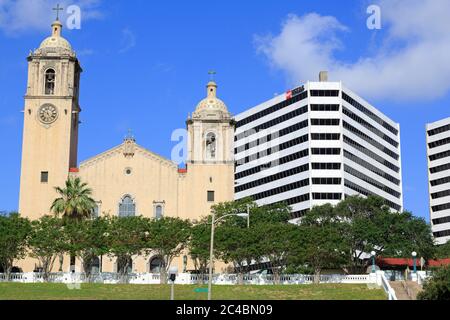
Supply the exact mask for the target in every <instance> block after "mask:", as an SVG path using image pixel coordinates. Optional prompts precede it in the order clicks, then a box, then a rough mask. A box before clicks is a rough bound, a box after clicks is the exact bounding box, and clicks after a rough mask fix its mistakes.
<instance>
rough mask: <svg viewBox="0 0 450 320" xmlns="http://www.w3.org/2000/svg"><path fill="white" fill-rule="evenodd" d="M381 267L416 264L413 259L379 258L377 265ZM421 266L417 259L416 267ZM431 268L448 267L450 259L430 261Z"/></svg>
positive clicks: (411, 265) (428, 264) (428, 263)
mask: <svg viewBox="0 0 450 320" xmlns="http://www.w3.org/2000/svg"><path fill="white" fill-rule="evenodd" d="M376 264H377V265H378V266H380V267H387V266H410V267H413V266H414V262H413V259H412V258H409V259H406V258H377V263H376ZM419 265H420V258H419V257H417V261H416V266H419ZM426 265H427V266H429V267H437V266H446V265H450V258H447V259H438V260H428V261H427V263H426Z"/></svg>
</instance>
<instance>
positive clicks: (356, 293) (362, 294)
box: [0, 283, 386, 300]
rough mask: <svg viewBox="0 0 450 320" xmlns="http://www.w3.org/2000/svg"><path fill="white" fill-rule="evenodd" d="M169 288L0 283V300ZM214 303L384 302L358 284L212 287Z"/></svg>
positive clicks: (163, 294)
mask: <svg viewBox="0 0 450 320" xmlns="http://www.w3.org/2000/svg"><path fill="white" fill-rule="evenodd" d="M199 287H206V286H191V285H189V286H176V287H175V299H177V300H206V298H207V293H205V292H202V293H196V292H195V291H194V290H195V288H199ZM169 298H170V286H169V285H103V284H82V285H81V290H70V289H69V288H68V287H67V286H66V285H64V284H18V283H0V300H169ZM213 299H215V300H386V295H385V293H384V291H383V290H382V289H369V288H368V287H367V285H364V284H361V285H358V284H319V285H292V286H213Z"/></svg>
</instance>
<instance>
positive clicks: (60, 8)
mask: <svg viewBox="0 0 450 320" xmlns="http://www.w3.org/2000/svg"><path fill="white" fill-rule="evenodd" d="M63 10H64V8H62V7H60V6H59V3H58V4H57V5H56V8H53V11H56V20H57V21H59V12H60V11H63Z"/></svg>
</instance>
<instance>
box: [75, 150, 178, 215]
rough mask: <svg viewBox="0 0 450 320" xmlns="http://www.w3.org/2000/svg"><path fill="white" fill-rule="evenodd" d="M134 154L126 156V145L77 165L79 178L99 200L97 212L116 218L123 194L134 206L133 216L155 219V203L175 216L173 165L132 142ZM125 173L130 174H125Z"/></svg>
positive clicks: (176, 185) (175, 176) (176, 195)
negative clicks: (130, 198) (128, 172)
mask: <svg viewBox="0 0 450 320" xmlns="http://www.w3.org/2000/svg"><path fill="white" fill-rule="evenodd" d="M132 148H133V149H134V150H133V151H132V152H133V155H128V156H126V155H125V154H124V153H126V152H127V150H126V149H127V146H126V144H125V143H124V144H122V145H120V146H119V147H117V148H114V149H112V150H110V151H107V152H105V153H104V154H101V155H99V156H97V157H95V158H93V159H91V160H88V161H85V162H83V163H81V165H80V172H79V177H80V178H81V179H82V180H83V181H84V182H87V183H88V185H89V187H90V188H92V190H93V198H94V199H95V200H96V201H100V202H101V203H100V204H99V212H100V213H102V214H103V213H106V214H107V215H111V216H116V215H118V214H119V203H120V202H121V200H122V198H123V197H124V196H126V195H129V196H131V197H132V198H133V199H134V201H135V204H136V214H139V215H142V216H144V217H148V218H152V217H154V206H155V203H156V202H158V203H162V204H163V206H164V212H165V213H167V215H169V216H175V217H176V216H178V207H179V204H178V191H177V190H178V168H177V166H176V165H175V164H173V163H172V162H170V161H168V160H166V159H164V158H162V157H160V156H158V155H156V154H154V153H152V152H150V151H147V150H145V149H144V148H142V147H139V146H137V145H136V144H134V143H132ZM127 170H130V171H131V174H127Z"/></svg>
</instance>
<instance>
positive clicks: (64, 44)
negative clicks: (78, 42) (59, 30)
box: [39, 36, 72, 50]
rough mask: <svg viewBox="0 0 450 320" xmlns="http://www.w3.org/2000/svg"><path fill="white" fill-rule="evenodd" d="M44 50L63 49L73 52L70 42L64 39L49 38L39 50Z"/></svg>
mask: <svg viewBox="0 0 450 320" xmlns="http://www.w3.org/2000/svg"><path fill="white" fill-rule="evenodd" d="M43 48H63V49H67V50H72V46H71V45H70V43H69V41H67V40H66V39H64V38H63V37H53V36H51V37H48V38H47V39H45V40H44V41H42V43H41V45H40V47H39V49H43Z"/></svg>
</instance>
